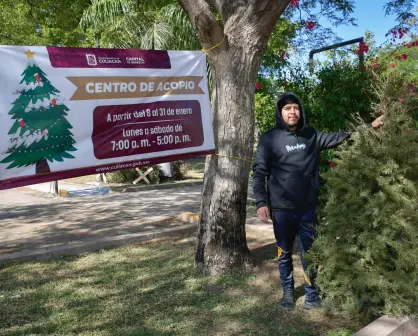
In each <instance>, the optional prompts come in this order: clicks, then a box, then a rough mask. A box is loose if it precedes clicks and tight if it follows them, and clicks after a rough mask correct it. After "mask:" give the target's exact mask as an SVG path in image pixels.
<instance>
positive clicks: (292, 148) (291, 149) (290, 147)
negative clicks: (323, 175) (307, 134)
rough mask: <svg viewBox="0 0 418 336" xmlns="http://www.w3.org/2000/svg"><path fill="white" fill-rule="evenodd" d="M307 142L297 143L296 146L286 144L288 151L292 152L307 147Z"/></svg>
mask: <svg viewBox="0 0 418 336" xmlns="http://www.w3.org/2000/svg"><path fill="white" fill-rule="evenodd" d="M305 148H306V144H297V145H296V146H286V149H287V152H288V153H289V152H292V151H294V150H300V149H305Z"/></svg>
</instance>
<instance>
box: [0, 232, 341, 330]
mask: <svg viewBox="0 0 418 336" xmlns="http://www.w3.org/2000/svg"><path fill="white" fill-rule="evenodd" d="M193 257H194V243H193V242H190V240H187V239H185V240H181V239H176V240H173V241H171V240H168V239H166V240H160V241H158V242H155V241H154V242H149V243H146V244H141V245H136V246H129V247H124V248H121V249H116V250H109V251H103V252H100V253H92V254H89V255H86V256H82V257H77V258H65V259H60V260H54V261H50V262H37V263H25V264H16V265H10V266H8V267H3V268H2V269H0V334H7V335H13V336H17V335H28V334H41V335H50V334H65V335H71V334H75V335H92V334H94V335H156V336H160V335H246V334H251V335H279V336H280V335H283V336H291V335H294V336H313V335H322V334H323V332H324V330H325V331H326V330H328V329H329V328H331V327H334V326H335V325H337V326H345V324H346V323H344V321H337V322H336V321H333V320H331V319H329V318H328V317H325V316H322V315H320V316H319V317H317V318H315V317H313V316H312V315H309V314H307V313H306V312H304V311H303V310H301V309H296V310H294V311H292V312H287V311H282V310H281V309H280V308H279V305H278V301H279V299H280V294H279V289H278V288H277V286H276V283H274V282H272V283H270V286H258V285H257V279H258V277H259V275H258V274H257V273H250V274H248V273H247V274H245V273H239V272H234V273H227V274H224V275H222V276H219V277H205V276H202V275H200V274H199V273H197V272H196V270H195V268H194V265H193ZM211 288H212V290H210V289H211ZM213 288H216V290H213Z"/></svg>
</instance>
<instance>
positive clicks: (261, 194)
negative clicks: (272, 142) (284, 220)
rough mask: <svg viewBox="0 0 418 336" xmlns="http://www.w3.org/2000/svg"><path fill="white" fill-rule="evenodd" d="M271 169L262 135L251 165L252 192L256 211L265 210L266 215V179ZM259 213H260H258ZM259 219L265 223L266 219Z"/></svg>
mask: <svg viewBox="0 0 418 336" xmlns="http://www.w3.org/2000/svg"><path fill="white" fill-rule="evenodd" d="M270 169H271V154H270V149H269V145H268V143H267V137H266V136H265V135H264V136H262V137H261V139H260V142H259V143H258V147H257V151H256V154H255V163H254V165H253V191H254V196H255V203H256V205H257V209H258V210H260V209H261V208H265V211H264V210H263V211H262V212H263V214H264V212H265V213H266V214H265V215H267V191H266V177H267V176H269V175H270ZM258 212H260V211H258ZM259 215H260V214H259ZM264 217H265V216H263V219H261V217H260V219H261V220H262V221H263V222H267V220H268V218H267V217H266V218H264Z"/></svg>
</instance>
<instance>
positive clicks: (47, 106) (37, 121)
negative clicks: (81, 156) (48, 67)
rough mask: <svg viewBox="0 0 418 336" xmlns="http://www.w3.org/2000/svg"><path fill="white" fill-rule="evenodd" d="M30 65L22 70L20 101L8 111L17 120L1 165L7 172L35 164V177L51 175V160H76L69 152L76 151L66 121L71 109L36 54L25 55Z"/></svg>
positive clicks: (10, 132) (29, 52)
mask: <svg viewBox="0 0 418 336" xmlns="http://www.w3.org/2000/svg"><path fill="white" fill-rule="evenodd" d="M25 54H26V56H27V59H28V65H27V67H26V69H25V70H24V71H23V73H22V75H21V76H23V79H22V80H21V81H20V88H19V90H17V91H16V92H15V94H17V95H18V98H17V99H16V100H15V101H14V102H13V107H12V109H11V110H10V112H9V115H11V118H12V119H13V120H15V122H14V123H13V126H12V128H11V129H10V131H9V133H8V134H9V135H10V136H11V137H10V145H9V149H8V150H7V152H6V154H9V155H8V156H7V157H6V158H5V159H3V160H2V161H1V163H10V162H11V164H10V165H9V166H8V167H7V169H11V168H14V167H24V166H30V165H36V174H43V173H49V172H50V168H49V164H48V161H50V162H53V161H54V160H56V161H59V162H62V161H63V160H64V159H73V158H74V156H72V155H71V154H69V153H68V152H73V151H76V150H77V149H76V148H75V147H74V146H73V144H74V143H75V141H74V139H73V137H72V136H73V134H72V133H71V131H70V129H72V126H71V124H70V123H69V122H68V121H67V119H66V118H65V116H67V115H68V114H67V112H68V108H67V107H66V106H65V105H64V104H63V103H62V100H61V97H60V95H59V93H60V91H59V90H57V89H56V88H55V87H54V86H53V85H52V84H51V82H50V81H49V80H48V79H47V78H46V75H45V73H44V72H43V71H42V70H41V69H40V68H39V67H38V66H37V65H36V63H35V61H34V54H35V53H34V52H31V51H30V50H28V51H26V52H25Z"/></svg>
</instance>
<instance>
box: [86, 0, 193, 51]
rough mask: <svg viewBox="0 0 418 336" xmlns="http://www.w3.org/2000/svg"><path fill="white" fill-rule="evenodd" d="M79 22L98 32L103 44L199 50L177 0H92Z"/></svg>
mask: <svg viewBox="0 0 418 336" xmlns="http://www.w3.org/2000/svg"><path fill="white" fill-rule="evenodd" d="M81 24H82V26H83V27H86V28H87V27H89V28H91V29H93V30H94V31H97V32H99V33H100V41H101V44H102V46H105V47H110V48H115V47H119V48H141V49H192V50H196V49H199V47H200V44H199V42H198V40H197V38H196V34H195V32H194V29H193V27H192V25H191V23H190V21H189V19H188V17H187V15H186V13H185V11H184V10H183V8H182V7H181V6H180V5H179V3H178V1H176V0H162V1H152V2H146V1H137V0H116V1H109V0H93V1H92V2H91V4H90V6H89V7H88V8H87V9H86V10H85V11H84V14H83V17H82V20H81Z"/></svg>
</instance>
